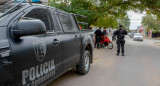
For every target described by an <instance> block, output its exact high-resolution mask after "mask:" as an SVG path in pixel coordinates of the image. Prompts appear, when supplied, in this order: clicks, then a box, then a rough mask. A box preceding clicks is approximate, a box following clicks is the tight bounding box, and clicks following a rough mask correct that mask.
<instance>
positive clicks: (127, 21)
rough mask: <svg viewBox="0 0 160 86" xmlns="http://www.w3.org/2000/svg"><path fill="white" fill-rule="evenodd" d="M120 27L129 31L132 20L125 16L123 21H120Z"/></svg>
mask: <svg viewBox="0 0 160 86" xmlns="http://www.w3.org/2000/svg"><path fill="white" fill-rule="evenodd" d="M119 24H120V25H123V27H124V28H125V29H127V30H129V26H130V19H129V17H128V16H125V17H124V18H123V19H120V21H119Z"/></svg>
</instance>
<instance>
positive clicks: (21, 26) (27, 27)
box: [12, 20, 46, 37]
mask: <svg viewBox="0 0 160 86" xmlns="http://www.w3.org/2000/svg"><path fill="white" fill-rule="evenodd" d="M44 33H46V27H45V24H44V23H43V22H42V21H41V20H20V21H18V23H16V24H14V25H13V27H12V34H13V35H14V36H15V37H21V36H29V35H38V34H44Z"/></svg>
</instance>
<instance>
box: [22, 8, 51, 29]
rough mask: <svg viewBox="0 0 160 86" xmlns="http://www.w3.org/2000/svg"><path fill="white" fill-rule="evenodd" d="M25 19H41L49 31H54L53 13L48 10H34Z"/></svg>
mask: <svg viewBox="0 0 160 86" xmlns="http://www.w3.org/2000/svg"><path fill="white" fill-rule="evenodd" d="M25 17H29V18H35V19H40V20H41V21H43V22H44V24H45V26H46V30H47V31H52V30H53V29H52V25H53V24H52V20H51V19H52V18H51V13H50V11H49V10H47V9H43V8H36V9H33V10H31V11H30V12H29V13H28V14H27V15H25Z"/></svg>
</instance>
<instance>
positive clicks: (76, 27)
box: [71, 15, 79, 32]
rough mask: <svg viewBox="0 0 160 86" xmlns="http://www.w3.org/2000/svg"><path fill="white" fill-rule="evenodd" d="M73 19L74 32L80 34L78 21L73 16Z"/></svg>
mask: <svg viewBox="0 0 160 86" xmlns="http://www.w3.org/2000/svg"><path fill="white" fill-rule="evenodd" d="M71 19H72V24H73V27H74V30H75V31H77V32H79V29H78V25H77V23H76V19H75V18H74V16H73V15H71Z"/></svg>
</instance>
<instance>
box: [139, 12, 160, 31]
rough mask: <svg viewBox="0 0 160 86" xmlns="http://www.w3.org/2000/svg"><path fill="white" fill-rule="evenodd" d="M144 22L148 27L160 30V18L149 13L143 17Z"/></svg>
mask: <svg viewBox="0 0 160 86" xmlns="http://www.w3.org/2000/svg"><path fill="white" fill-rule="evenodd" d="M142 24H143V25H145V26H147V29H153V30H156V31H158V30H160V20H159V19H156V18H155V17H153V16H150V15H147V16H145V17H143V20H142Z"/></svg>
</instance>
